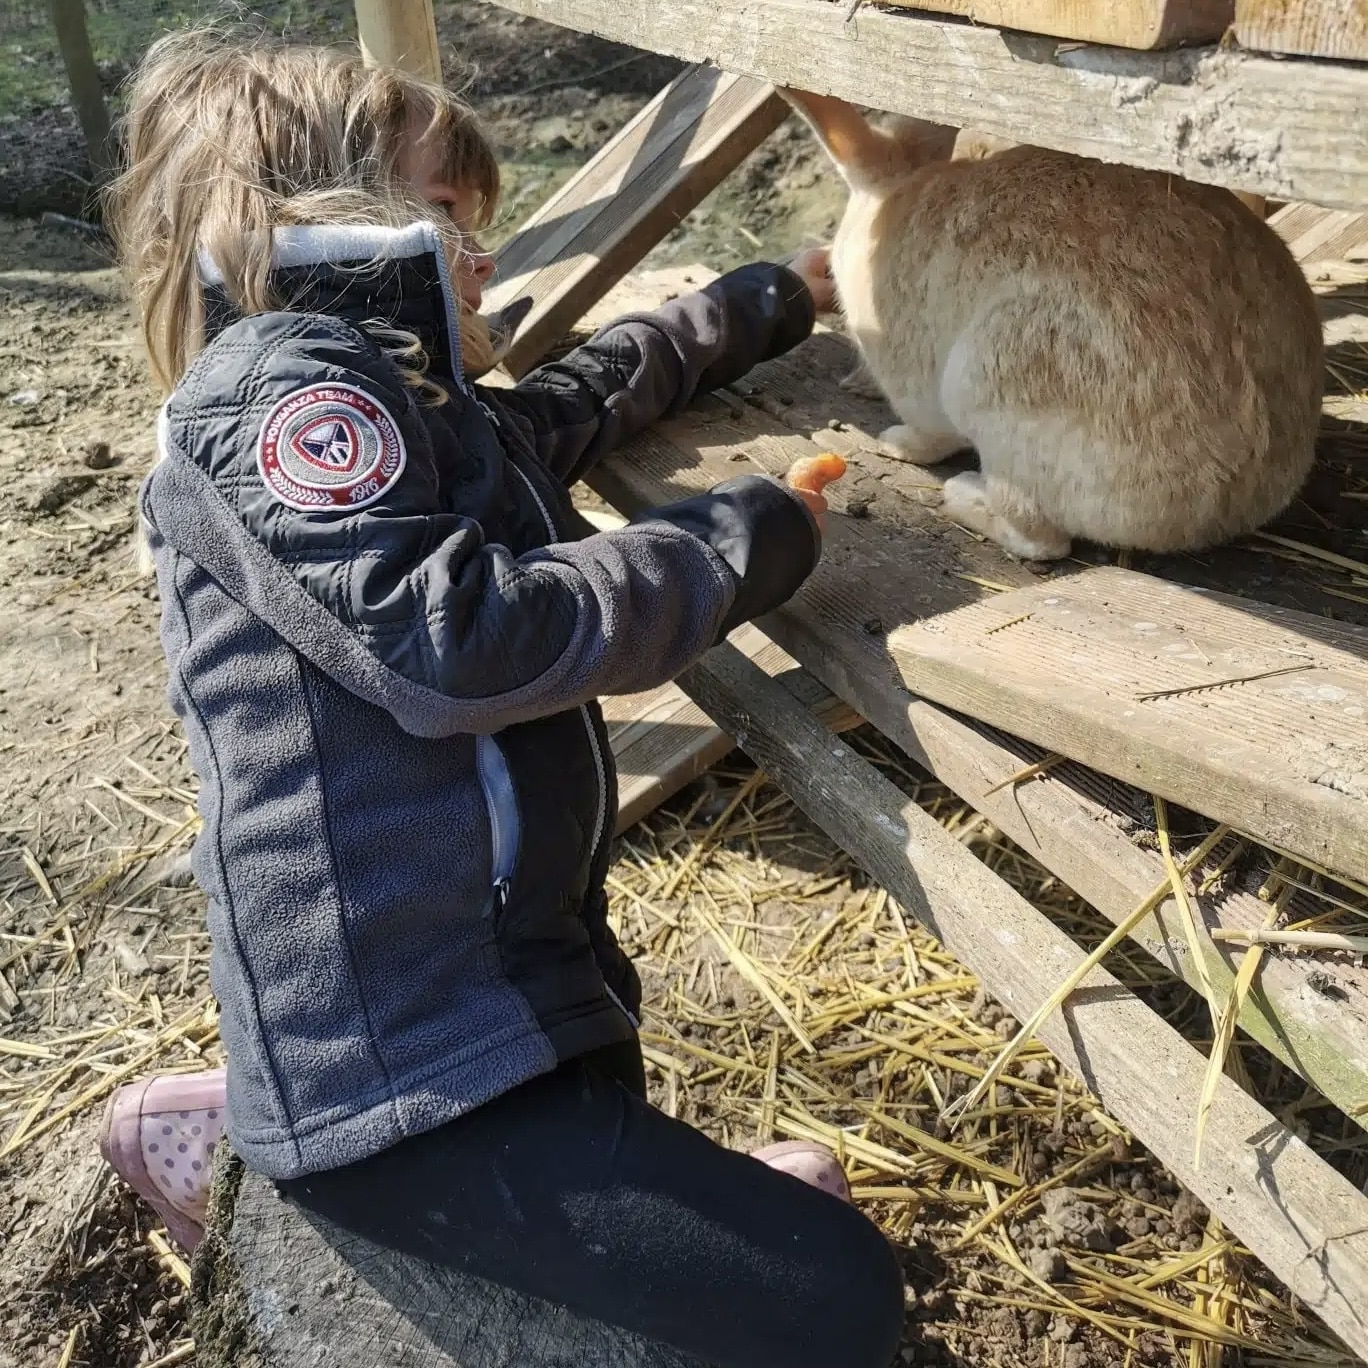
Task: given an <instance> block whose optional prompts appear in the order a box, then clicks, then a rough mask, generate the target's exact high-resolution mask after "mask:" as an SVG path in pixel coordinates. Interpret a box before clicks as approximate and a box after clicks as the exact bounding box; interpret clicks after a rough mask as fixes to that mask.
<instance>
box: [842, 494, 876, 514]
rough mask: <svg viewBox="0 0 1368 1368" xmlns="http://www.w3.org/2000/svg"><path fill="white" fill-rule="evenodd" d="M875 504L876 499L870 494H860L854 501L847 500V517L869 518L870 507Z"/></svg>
mask: <svg viewBox="0 0 1368 1368" xmlns="http://www.w3.org/2000/svg"><path fill="white" fill-rule="evenodd" d="M873 502H874V498H873V496H872V495H869V494H858V495H856V496H855V498H853V499H847V500H846V516H847V517H850V518H867V517H869V507H870V505H871V504H872V503H873Z"/></svg>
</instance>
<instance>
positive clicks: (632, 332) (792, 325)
mask: <svg viewBox="0 0 1368 1368" xmlns="http://www.w3.org/2000/svg"><path fill="white" fill-rule="evenodd" d="M815 318H816V313H815V310H814V307H813V302H812V295H811V294H810V292H809V291H808V288H807V286H806V285H804V284H803V282H802V281H801V280H800V279H799V278H798V277H797V276H796V275H795V274H794V273H793V272H792V271H790V270H788V269H787V267H784V266H768V265H758V266H745V267H742V268H741V269H740V270H737V271H732V272H731V273H730V274H728V275H725V276H722V277H721V278H719V279H718V280H715V281H714V282H713V283H712V284H710V285H708V286H706V287H705V288H704V289H702V290H699V291H697V292H696V293H694V294H689V295H684V296H681V297H680V298H678V299H673V300H671V301H670V302H669V303H668V304H665V305H664V306H663V307H662V308H660V309H658V310H656V311H655V312H654V313H641V314H631V315H629V316H627V317H625V318H620V319H618V320H617V321H616V322H614V323H611V324H609V325H608V326H607V327H606V328H603V329H602V330H601V331H600V332H598V333H596V334H595V335H594V336H593V337H592V338H591V339H590V340H589V341H588V342H586V343H584V345H583V346H580V347H577V348H576V349H575V350H574V351H572V352H571V353H569V355H567V356H566V357H564V358H563V359H562V360H560V361H555V362H551V363H550V364H548V365H545V366H541V367H539V368H538V369H536V370H534V371H531V372H529V374H528V375H526V376H525V377H524V378H523V379H522V381H521V382H520V383H519V384H518V385H516V386H515V387H514V388H513V389H511V390H500V391H498V396H499V398H500V400H501V401H502V402H503V403H504V404H505V405H507V406H508V407H509V408H511V409H513V410H514V411H515V412H516V413H518V414H519V415H520V416H521V417H523V419H524V420H525V421H526V422H528V423H529V424H530V426H531V428H532V432H533V439H534V442H535V446H536V450H537V454H538V456H539V457H540V459H541V460H542V462H543V463H544V464H545V465H546V466H547V468H548V469H549V470H550V471H551V472H552V473H553V474H554V475H556V476H557V477H558V478H559V479H561V480H563V481H564V482H565V483H566V484H567V485H570V484H573V483H574V482H575V481H576V480H578V479H580V478H581V477H582V476H583V475H584V473H585V472H586V471H587V470H589V469H590V468H591V467H592V466H593V465H594V464H595V463H596V462H597V461H599V460H600V459H601V458H602V457H604V456H606V455H607V454H608V453H609V452H610V451H612V450H613V449H614V448H616V447H618V446H621V445H622V444H623V443H624V442H626V441H627V440H628V439H629V438H631V437H633V436H635V435H636V434H637V433H638V432H640V431H641V430H642V429H643V428H645V427H648V426H649V425H650V424H651V423H653V422H655V421H656V419H658V418H661V417H664V416H666V415H667V414H670V413H674V412H677V411H678V410H679V409H681V408H683V407H684V406H685V405H686V404H688V403H689V401H690V400H691V399H693V398H694V396H695V395H699V394H704V393H706V392H707V391H708V390H713V389H717V388H719V387H720V386H722V385H726V384H730V383H731V382H732V381H733V380H739V379H740V378H741V377H742V376H743V375H745V374H746V372H747V371H749V370H750V369H752V367H754V366H757V365H759V364H760V362H762V361H767V360H769V359H770V358H771V357H774V356H781V355H782V354H783V353H784V352H786V351H791V350H792V349H793V348H794V347H796V346H797V345H798V344H799V343H800V342H802V341H803V340H804V339H805V338H806V337H807V336H808V335H809V334H810V333H811V331H812V325H813V322H814V320H815Z"/></svg>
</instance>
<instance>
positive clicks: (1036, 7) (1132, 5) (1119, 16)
mask: <svg viewBox="0 0 1368 1368" xmlns="http://www.w3.org/2000/svg"><path fill="white" fill-rule="evenodd" d="M882 3H884V4H887V5H893V6H896V7H897V8H899V9H923V10H934V11H936V12H937V13H939V14H956V15H959V16H960V17H961V18H964V19H972V20H973V21H974V23H976V24H992V25H994V26H995V27H997V28H1009V29H1021V30H1022V31H1023V32H1026V33H1050V34H1053V35H1054V36H1055V37H1058V38H1077V39H1080V40H1082V41H1083V42H1088V43H1113V44H1115V45H1116V46H1117V47H1128V48H1167V47H1177V46H1178V45H1179V44H1181V43H1200V42H1214V41H1215V40H1216V39H1218V38H1220V37H1221V35H1222V34H1223V33H1225V31H1226V29H1227V28H1229V27H1230V22H1231V20H1232V19H1233V18H1234V17H1235V0H882Z"/></svg>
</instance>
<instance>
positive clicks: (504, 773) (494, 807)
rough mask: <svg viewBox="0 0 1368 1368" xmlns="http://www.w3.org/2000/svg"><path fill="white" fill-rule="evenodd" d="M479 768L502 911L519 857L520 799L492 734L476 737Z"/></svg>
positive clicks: (492, 877) (494, 879) (496, 894)
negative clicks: (518, 800) (516, 795)
mask: <svg viewBox="0 0 1368 1368" xmlns="http://www.w3.org/2000/svg"><path fill="white" fill-rule="evenodd" d="M475 768H476V770H477V771H478V773H479V776H480V789H481V791H482V792H483V793H484V800H485V807H486V809H487V810H488V812H489V844H490V861H489V863H490V882H491V883H492V884H493V887H494V897H495V900H496V902H497V904H498V908H499V910H500V911H502V910H503V907H504V904H505V903H506V902H507V900H508V885H509V882H510V881H511V879H512V878H513V866H514V863H515V862H516V860H517V858H518V802H517V798H516V797H515V796H514V793H513V778H512V776H511V775H510V774H509V772H508V761H507V760H505V759H504V753H503V751H502V750H501V749H500V748H499V743H498V742H497V741H496V740H495V739H494V738H493V737H492V736H477V737H476V738H475Z"/></svg>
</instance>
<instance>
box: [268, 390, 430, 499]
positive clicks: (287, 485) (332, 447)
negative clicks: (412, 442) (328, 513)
mask: <svg viewBox="0 0 1368 1368" xmlns="http://www.w3.org/2000/svg"><path fill="white" fill-rule="evenodd" d="M405 459H406V453H405V450H404V439H403V437H402V436H401V435H400V432H399V426H398V424H397V423H396V422H395V421H394V419H393V418H391V417H390V415H389V413H388V411H387V410H386V409H385V407H384V405H383V404H379V403H377V402H376V401H375V400H374V399H372V398H371V397H370V395H368V394H365V393H363V392H362V391H361V390H359V389H354V388H352V386H350V385H310V386H309V387H308V388H307V389H300V390H295V392H294V393H293V394H290V395H287V396H286V397H285V398H284V399H282V400H281V401H280V403H278V404H277V405H276V406H275V408H273V409H272V410H271V412H270V415H269V416H268V417H267V419H266V423H265V425H264V426H263V427H262V429H261V437H260V439H259V440H258V442H257V469H258V470H259V471H260V472H261V478H262V480H263V481H265V484H266V487H267V489H269V490H270V491H271V493H272V494H274V495H275V496H276V498H277V499H279V500H280V502H281V503H283V504H286V505H288V506H289V507H290V508H297V509H298V510H299V511H300V512H301V513H312V512H315V511H317V510H322V509H330V508H364V507H365V506H366V505H367V504H369V503H374V502H375V500H376V499H378V498H379V497H380V496H381V495H382V494H384V493H385V492H386V491H387V490H389V489H392V488H393V487H394V484H395V482H396V481H397V480H398V479H399V476H400V475H402V474H403V472H404V461H405Z"/></svg>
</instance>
